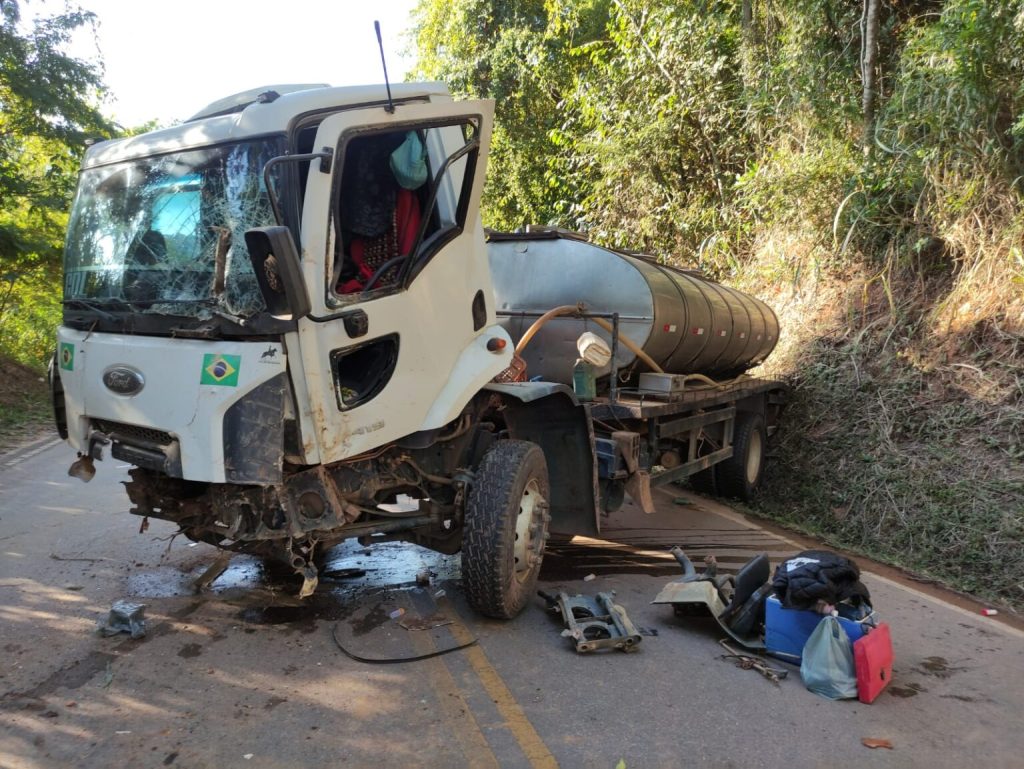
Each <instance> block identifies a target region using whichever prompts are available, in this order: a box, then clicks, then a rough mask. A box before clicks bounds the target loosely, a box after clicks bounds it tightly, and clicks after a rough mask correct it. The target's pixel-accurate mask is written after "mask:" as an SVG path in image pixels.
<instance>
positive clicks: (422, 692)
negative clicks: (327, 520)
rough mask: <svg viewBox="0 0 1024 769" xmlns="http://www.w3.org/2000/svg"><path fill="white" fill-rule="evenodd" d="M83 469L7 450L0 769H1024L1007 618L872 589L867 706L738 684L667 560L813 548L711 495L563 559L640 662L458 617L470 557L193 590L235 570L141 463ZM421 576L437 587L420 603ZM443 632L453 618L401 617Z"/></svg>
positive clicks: (54, 454)
mask: <svg viewBox="0 0 1024 769" xmlns="http://www.w3.org/2000/svg"><path fill="white" fill-rule="evenodd" d="M72 459H73V456H72V454H71V452H70V450H69V449H67V448H66V447H64V446H63V445H54V444H53V442H52V441H49V440H47V441H43V442H39V443H37V444H34V445H31V446H28V447H25V448H22V449H20V450H18V451H16V452H14V453H12V454H8V455H6V456H3V457H0V647H2V650H3V653H2V655H0V692H2V694H0V767H3V768H4V769H7V768H9V767H10V768H14V767H18V768H21V767H33V768H35V767H66V766H76V767H97V768H100V767H102V768H103V769H110V768H111V767H164V766H173V767H187V768H192V767H217V769H223V768H224V767H245V768H246V769H249V768H250V767H252V768H255V767H286V766H287V767H293V766H309V767H320V766H328V765H330V766H374V767H413V766H427V767H463V766H466V767H478V766H479V767H497V766H501V767H552V766H564V767H608V768H609V769H611V768H612V767H616V766H617V765H620V761H621V762H623V763H624V766H626V767H628V768H629V769H634V768H636V767H787V768H788V769H799V768H800V767H836V766H853V765H856V766H858V767H910V766H933V767H945V766H963V765H972V764H977V765H984V766H987V767H1003V766H1005V767H1011V766H1012V767H1017V766H1021V765H1022V762H1024V758H1022V756H1024V730H1022V729H1021V716H1020V714H1021V713H1022V712H1024V708H1022V706H1024V687H1022V686H1021V683H1022V677H1024V665H1022V662H1024V656H1022V655H1024V633H1021V632H1020V631H1019V630H1016V629H1014V628H1012V627H1008V626H1006V625H1004V624H1003V623H1001V622H1000V621H998V619H997V618H995V619H990V618H985V617H982V616H980V615H978V614H977V613H976V611H973V610H971V609H969V608H961V607H958V606H953V605H951V604H949V603H947V602H945V601H943V600H941V599H940V598H936V597H932V596H929V595H926V594H924V593H922V592H919V591H917V590H914V589H913V588H910V587H907V586H905V585H901V584H898V583H897V582H894V581H892V580H890V579H887V578H885V577H881V576H878V575H875V574H870V573H869V574H867V575H866V578H865V582H866V583H867V584H868V586H869V588H870V589H871V591H872V595H873V599H874V604H875V607H876V609H877V610H878V611H879V612H880V613H881V614H882V615H883V618H884V619H886V620H887V621H888V622H889V623H890V624H891V626H892V631H893V637H894V645H895V651H896V673H895V676H894V681H893V684H892V685H891V686H890V688H889V689H888V691H887V692H886V693H885V694H883V695H882V696H881V697H880V698H879V699H878V700H877V701H876V702H875V703H873V704H872V705H863V704H861V703H859V702H856V701H846V702H831V701H827V700H824V699H821V698H819V697H817V696H816V695H814V694H812V693H810V692H809V691H807V690H806V689H804V687H803V685H802V684H801V681H800V676H799V672H798V670H797V669H796V668H789V669H790V673H789V676H788V678H787V679H786V680H784V681H782V682H781V685H775V684H773V683H771V682H770V681H768V680H766V679H764V678H762V677H761V676H760V675H758V673H757V672H755V671H753V670H744V669H740V668H738V667H736V666H734V665H733V664H732V663H731V662H730V661H727V660H723V659H721V658H720V655H721V654H722V651H723V650H722V649H721V647H719V645H718V643H717V641H718V639H719V637H720V636H721V635H722V634H721V633H720V632H719V631H717V630H716V628H715V626H713V624H712V623H711V621H710V620H706V619H692V618H690V619H684V618H677V617H675V616H674V615H673V613H672V611H671V608H670V607H667V606H653V605H651V604H650V600H651V599H652V598H653V597H654V595H655V594H656V593H657V591H658V590H659V589H660V588H661V586H662V585H663V584H664V583H665V582H667V581H668V580H670V579H672V578H674V577H676V576H677V575H678V569H677V567H676V565H675V562H674V561H673V560H672V559H671V557H670V556H669V555H668V552H667V551H668V548H669V547H670V546H671V545H675V544H679V545H681V546H682V547H683V548H684V549H685V550H686V551H687V552H688V553H690V554H691V556H693V557H694V560H696V561H699V560H700V559H701V558H702V557H703V556H704V555H706V554H714V555H716V557H717V558H718V560H719V562H720V563H721V564H722V565H723V566H725V567H726V568H734V567H736V566H737V565H739V564H741V563H742V562H744V561H745V560H746V559H747V558H748V557H750V556H751V555H753V554H754V553H756V552H759V551H766V552H768V553H769V555H770V556H771V557H772V559H773V563H774V562H776V561H777V560H779V559H780V558H781V557H783V556H785V555H788V554H791V553H793V552H795V550H796V549H798V548H797V547H796V545H795V544H794V543H792V542H788V541H785V540H784V539H781V538H779V537H778V536H776V535H773V534H771V533H768V532H766V531H764V530H762V529H759V528H757V527H756V526H754V525H752V524H751V523H749V522H747V521H746V520H745V519H743V518H742V517H741V516H739V515H737V514H735V513H733V512H731V511H730V510H728V509H727V508H724V507H722V506H720V505H717V504H715V503H712V502H710V501H707V500H702V499H701V498H700V497H697V496H694V495H690V494H684V493H681V492H672V493H664V492H661V493H657V494H656V501H657V505H658V512H657V513H655V514H654V515H651V516H644V515H643V514H642V513H640V512H638V511H636V510H633V509H626V510H625V511H623V512H622V513H621V514H618V515H617V516H615V517H614V518H613V519H612V520H611V521H609V522H608V525H607V527H606V529H605V531H604V533H603V537H604V539H602V540H591V541H587V540H576V541H574V542H573V543H570V544H566V545H560V546H558V547H556V548H554V549H553V550H552V551H551V552H550V553H549V555H548V556H547V557H546V559H545V569H544V573H543V584H542V587H543V588H544V589H545V590H549V591H556V590H565V591H566V592H568V593H579V592H583V593H588V594H593V593H596V592H598V591H609V590H614V591H615V592H616V596H617V600H618V601H619V602H620V603H621V604H622V605H623V606H624V607H625V608H626V610H627V611H628V613H629V616H630V617H631V619H632V620H633V622H634V623H635V624H636V625H638V626H640V627H641V628H642V629H643V630H644V632H645V633H648V635H645V637H644V638H643V641H642V643H641V644H640V649H639V650H638V651H637V652H636V653H633V654H623V653H621V652H615V651H611V652H605V653H601V654H593V655H577V654H576V653H575V652H574V651H572V649H571V647H570V643H569V641H568V639H565V638H563V637H561V635H560V631H561V627H562V626H561V624H560V622H559V621H558V620H557V619H555V618H554V617H553V616H552V615H551V614H549V613H548V612H546V611H545V610H544V608H543V602H542V601H540V600H539V599H538V601H537V605H536V606H535V607H532V608H529V609H528V610H527V611H526V612H524V613H523V614H522V615H521V616H520V617H519V618H518V619H516V620H514V621H512V622H507V623H506V622H495V621H489V620H482V619H480V618H478V617H476V616H474V615H473V613H472V612H471V611H470V610H469V609H468V608H467V606H466V605H465V603H464V601H463V598H462V595H461V592H460V590H459V583H458V574H459V562H458V558H457V557H454V558H446V557H442V556H437V555H435V554H431V553H429V552H427V551H423V550H419V549H418V548H415V547H412V546H404V545H395V544H389V545H381V546H378V547H376V548H374V549H373V550H371V551H364V550H363V549H362V548H360V547H358V546H355V545H353V546H343V547H341V548H339V549H337V550H336V551H335V552H334V553H333V554H332V558H331V563H330V568H331V570H332V571H333V574H332V575H328V577H326V578H325V579H324V581H323V582H322V584H321V588H320V590H319V591H318V592H317V594H316V595H315V596H314V597H313V599H311V600H309V601H307V602H304V603H303V602H299V601H298V600H296V599H295V598H294V592H295V588H296V585H294V584H292V583H290V582H288V581H287V580H284V581H281V578H277V579H276V580H275V579H274V578H273V575H268V574H265V573H264V570H263V568H262V567H261V565H260V564H259V563H257V562H255V561H253V560H252V559H248V558H245V557H238V558H236V559H235V560H234V561H233V562H232V566H231V568H230V569H229V570H228V571H227V572H226V573H225V574H224V575H223V576H222V577H221V578H220V579H219V580H218V581H217V582H215V583H214V585H213V587H212V589H210V590H209V591H207V592H206V593H204V594H202V595H198V596H197V595H194V594H193V593H192V592H191V590H190V588H189V580H190V579H192V578H194V577H195V576H197V575H198V574H200V573H201V572H202V571H203V570H204V568H205V567H206V566H207V565H209V564H210V563H211V562H212V560H213V558H214V557H215V551H214V550H213V549H212V548H209V547H207V546H205V545H190V544H189V543H188V542H187V541H185V540H183V539H182V538H180V537H179V538H176V539H171V538H170V534H171V532H172V527H171V526H170V525H167V524H163V523H161V522H159V521H154V522H152V524H151V525H150V527H149V529H148V531H146V532H145V533H140V532H139V525H140V520H139V519H138V518H136V517H134V516H131V515H129V514H127V512H126V511H127V507H128V502H127V498H126V496H125V494H124V491H123V489H122V488H121V486H120V485H119V481H120V480H122V479H123V477H124V467H123V466H119V463H116V462H112V461H109V460H108V461H106V462H103V463H101V464H100V465H99V472H98V473H97V476H96V478H95V480H94V481H93V482H91V483H89V484H82V483H81V482H79V481H77V480H74V479H72V478H69V477H67V475H66V469H67V466H68V464H69V463H70V462H71V460H72ZM676 499H680V500H685V502H684V503H682V504H677V503H676ZM351 569H357V570H359V571H356V572H352V571H345V570H351ZM424 571H427V572H431V584H430V585H429V586H427V587H416V584H415V583H416V576H417V574H422V573H423V572H424ZM360 572H362V573H361V574H360ZM591 574H593V575H594V578H593V579H589V580H585V579H584V577H587V576H589V575H591ZM442 591H443V592H442ZM118 599H128V600H132V601H138V602H141V603H145V604H146V606H147V608H146V616H147V622H148V633H147V635H146V636H145V638H143V639H140V640H135V641H133V640H131V639H129V638H128V637H127V636H124V635H122V636H115V637H109V638H102V637H99V636H98V635H97V634H96V633H95V628H96V623H97V620H98V619H100V618H101V617H103V616H104V615H105V614H106V612H107V610H108V609H109V607H110V605H111V603H112V602H113V601H115V600H118ZM398 609H405V614H404V615H402V616H401V617H398V618H392V617H391V614H392V613H393V612H396V611H397V610H398ZM424 616H426V617H431V616H435V620H434V621H435V622H448V623H449V624H445V625H442V626H438V627H432V628H429V627H428V628H426V629H418V630H417V629H407V628H406V627H403V626H402V625H401V624H400V623H401V622H402V621H403V620H404V621H406V624H410V623H409V622H408V620H409V619H410V618H416V617H424ZM426 624H428V625H429V624H432V623H429V622H428V623H426ZM473 638H476V639H477V641H478V643H477V645H475V646H472V647H470V648H468V649H464V650H461V651H455V652H452V653H450V654H446V655H444V656H441V657H433V658H431V659H427V660H424V661H421V662H411V663H406V664H390V665H383V664H366V663H362V662H358V661H355V660H353V659H351V658H349V657H347V656H345V655H344V654H343V653H342V652H341V651H340V650H339V647H338V642H340V643H341V644H342V646H344V647H346V648H347V649H348V651H350V652H352V653H354V654H356V655H359V656H366V657H393V656H409V655H415V654H425V653H429V652H431V651H433V650H437V649H443V648H448V647H451V646H454V645H458V644H460V643H464V642H466V641H468V640H472V639H473ZM780 667H786V666H785V665H780ZM862 738H880V739H887V740H889V741H890V742H891V743H892V746H893V747H892V749H891V750H889V749H884V748H879V749H871V748H868V747H865V746H864V745H863V744H862V743H861V740H862Z"/></svg>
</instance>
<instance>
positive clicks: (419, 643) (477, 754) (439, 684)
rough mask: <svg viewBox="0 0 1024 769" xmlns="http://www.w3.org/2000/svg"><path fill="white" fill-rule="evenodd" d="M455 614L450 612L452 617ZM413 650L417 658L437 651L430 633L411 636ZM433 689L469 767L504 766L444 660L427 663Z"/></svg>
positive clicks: (411, 634)
mask: <svg viewBox="0 0 1024 769" xmlns="http://www.w3.org/2000/svg"><path fill="white" fill-rule="evenodd" d="M451 614H454V611H452V610H450V611H449V615H451ZM409 637H410V638H411V639H412V646H413V649H414V650H415V652H416V653H417V654H429V653H430V652H432V651H435V650H436V649H437V646H436V645H435V644H434V643H433V639H432V638H431V637H430V632H429V631H415V632H411V633H409ZM426 666H427V670H428V675H429V676H430V685H431V687H432V688H433V689H434V692H435V693H436V694H437V701H438V703H440V705H441V709H442V710H443V711H444V713H445V716H446V720H447V721H448V723H450V724H452V730H451V731H452V733H453V734H454V735H455V739H456V740H457V741H458V743H459V749H460V750H462V754H463V755H464V756H465V757H466V765H467V766H471V767H474V768H476V767H479V768H480V769H499V767H500V766H501V764H500V763H499V761H498V757H497V756H495V755H494V751H493V750H491V746H490V745H489V744H488V742H487V738H486V737H485V736H484V733H483V732H482V731H480V725H479V724H478V723H477V721H476V719H475V718H474V717H473V711H472V710H471V709H470V707H469V705H468V704H467V703H466V700H465V698H464V697H463V696H462V691H461V690H460V689H459V686H458V684H456V683H455V679H454V678H452V674H451V673H450V672H449V671H448V668H447V666H446V665H445V664H444V662H443V661H442V659H441V658H440V657H434V658H433V659H430V660H426Z"/></svg>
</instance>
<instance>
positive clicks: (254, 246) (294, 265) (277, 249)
mask: <svg viewBox="0 0 1024 769" xmlns="http://www.w3.org/2000/svg"><path fill="white" fill-rule="evenodd" d="M245 245H246V247H247V248H248V249H249V258H250V259H252V268H253V270H254V271H255V273H256V282H257V283H259V286H260V292H261V293H262V294H263V301H264V302H266V304H267V309H268V310H269V311H270V314H271V315H273V316H274V317H275V318H279V319H281V320H298V319H299V318H304V317H305V316H307V315H309V313H310V310H312V309H313V305H312V304H311V303H310V301H309V292H308V291H307V290H306V283H305V281H304V280H303V279H302V266H301V264H300V263H299V252H298V249H296V248H295V241H294V240H292V233H291V231H290V230H289V229H288V228H287V227H257V228H256V229H252V230H248V231H247V232H246V233H245Z"/></svg>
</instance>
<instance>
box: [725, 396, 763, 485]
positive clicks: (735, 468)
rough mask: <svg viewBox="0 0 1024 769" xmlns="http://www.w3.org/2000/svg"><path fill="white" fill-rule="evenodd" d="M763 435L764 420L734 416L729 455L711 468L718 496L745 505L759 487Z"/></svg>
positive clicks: (750, 414)
mask: <svg viewBox="0 0 1024 769" xmlns="http://www.w3.org/2000/svg"><path fill="white" fill-rule="evenodd" d="M765 441H766V434H765V429H764V417H762V416H761V415H760V414H755V413H754V412H751V411H740V412H738V413H737V414H736V428H735V430H733V438H732V447H733V454H732V456H731V457H729V458H728V459H726V460H724V461H723V462H721V463H719V464H718V465H716V466H715V471H716V472H715V480H716V481H717V485H718V493H719V494H721V495H722V496H723V497H735V498H737V499H742V500H743V501H744V502H749V501H750V500H751V499H752V498H753V497H754V494H755V493H757V490H758V488H759V487H760V485H761V476H762V474H763V472H764V450H765Z"/></svg>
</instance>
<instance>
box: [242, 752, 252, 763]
mask: <svg viewBox="0 0 1024 769" xmlns="http://www.w3.org/2000/svg"><path fill="white" fill-rule="evenodd" d="M254 755H255V753H246V754H245V755H244V756H242V758H244V759H245V760H246V761H248V760H249V759H251V758H252V757H253V756H254Z"/></svg>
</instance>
